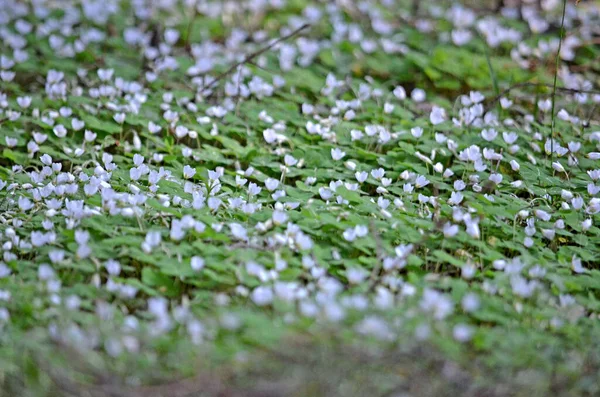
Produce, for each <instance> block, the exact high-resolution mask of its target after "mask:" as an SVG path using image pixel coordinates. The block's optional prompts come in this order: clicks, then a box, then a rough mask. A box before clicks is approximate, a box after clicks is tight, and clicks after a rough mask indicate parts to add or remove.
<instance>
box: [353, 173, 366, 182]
mask: <svg viewBox="0 0 600 397" xmlns="http://www.w3.org/2000/svg"><path fill="white" fill-rule="evenodd" d="M354 176H355V177H356V180H357V181H358V182H360V183H363V182H364V181H366V180H367V178H368V177H369V174H368V173H367V172H366V171H362V172H358V171H357V172H356V173H355V174H354Z"/></svg>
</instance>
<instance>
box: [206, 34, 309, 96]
mask: <svg viewBox="0 0 600 397" xmlns="http://www.w3.org/2000/svg"><path fill="white" fill-rule="evenodd" d="M309 26H310V24H308V23H305V24H304V25H302V26H300V27H299V28H298V29H296V30H294V31H293V32H290V33H288V34H286V35H285V36H282V37H280V38H278V39H277V40H275V41H273V42H272V43H270V44H269V45H267V46H265V47H263V48H261V49H260V50H258V51H256V52H253V53H252V54H249V55H247V56H246V57H245V58H244V59H242V60H241V61H239V62H237V63H235V64H233V65H231V66H230V67H229V69H227V70H226V71H224V72H223V73H221V74H220V75H218V76H217V77H215V78H214V79H212V80H211V81H210V83H208V84H206V85H204V86H202V88H200V94H204V92H206V91H207V90H209V89H211V88H212V87H213V86H214V85H215V84H216V83H218V82H219V81H221V80H223V79H224V78H225V77H227V76H228V75H230V74H231V73H232V72H233V71H234V70H235V69H237V68H238V67H240V66H241V65H243V64H245V63H249V62H252V60H254V58H256V57H258V56H260V55H262V54H264V53H265V52H267V51H269V50H270V49H271V48H273V47H275V46H276V45H277V44H279V43H281V42H283V41H286V40H288V39H290V38H292V37H294V36H296V35H297V34H298V33H300V32H301V31H303V30H304V29H306V28H308V27H309Z"/></svg>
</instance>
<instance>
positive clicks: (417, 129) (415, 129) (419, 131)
mask: <svg viewBox="0 0 600 397" xmlns="http://www.w3.org/2000/svg"><path fill="white" fill-rule="evenodd" d="M410 133H411V134H412V136H414V137H415V138H417V139H418V138H420V137H421V136H422V135H423V128H421V127H413V128H411V129H410Z"/></svg>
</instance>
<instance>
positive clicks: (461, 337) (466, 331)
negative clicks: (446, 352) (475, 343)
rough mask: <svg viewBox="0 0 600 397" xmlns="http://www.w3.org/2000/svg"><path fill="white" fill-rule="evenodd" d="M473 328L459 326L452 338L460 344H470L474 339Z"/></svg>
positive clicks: (456, 326)
mask: <svg viewBox="0 0 600 397" xmlns="http://www.w3.org/2000/svg"><path fill="white" fill-rule="evenodd" d="M473 333H474V330H473V327H471V326H469V325H466V324H457V325H455V326H454V328H453V330H452V336H454V339H456V340H457V341H458V342H468V341H469V340H470V339H471V338H472V337H473Z"/></svg>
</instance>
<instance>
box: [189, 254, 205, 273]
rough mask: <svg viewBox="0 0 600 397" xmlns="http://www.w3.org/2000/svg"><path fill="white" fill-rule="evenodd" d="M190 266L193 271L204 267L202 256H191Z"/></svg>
mask: <svg viewBox="0 0 600 397" xmlns="http://www.w3.org/2000/svg"><path fill="white" fill-rule="evenodd" d="M190 266H191V267H192V269H193V270H194V271H195V272H199V271H200V270H202V269H203V268H204V258H201V257H199V256H192V259H191V260H190Z"/></svg>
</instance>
